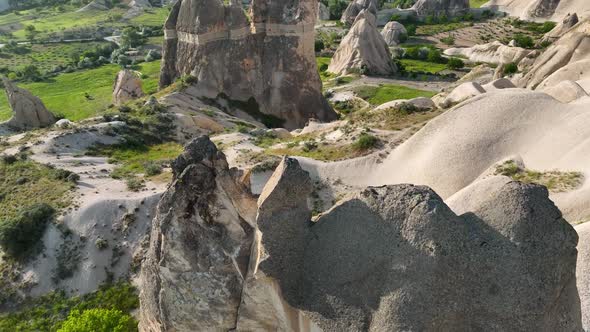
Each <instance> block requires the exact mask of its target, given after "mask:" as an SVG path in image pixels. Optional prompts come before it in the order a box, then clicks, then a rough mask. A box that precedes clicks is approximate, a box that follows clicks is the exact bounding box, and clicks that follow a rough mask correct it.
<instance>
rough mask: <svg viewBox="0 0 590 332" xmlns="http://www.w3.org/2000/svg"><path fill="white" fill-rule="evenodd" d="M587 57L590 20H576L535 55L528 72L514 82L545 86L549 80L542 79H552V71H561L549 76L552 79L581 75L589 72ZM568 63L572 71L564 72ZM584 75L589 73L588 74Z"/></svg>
mask: <svg viewBox="0 0 590 332" xmlns="http://www.w3.org/2000/svg"><path fill="white" fill-rule="evenodd" d="M588 59H590V20H586V21H583V22H580V23H578V24H577V25H576V26H574V27H573V28H572V29H570V30H569V31H568V32H567V33H566V34H565V35H563V36H562V37H561V38H559V39H558V40H557V41H556V42H555V43H553V44H552V45H551V46H549V47H548V48H547V49H546V50H545V51H544V52H543V53H542V54H541V55H540V56H539V57H538V58H537V59H536V61H535V62H534V64H533V65H532V66H531V68H530V69H529V71H528V72H527V74H526V75H525V76H524V77H522V78H521V79H519V80H518V82H516V85H517V86H519V87H527V88H531V89H535V88H537V87H538V86H541V87H543V88H544V87H547V86H548V84H542V83H543V81H544V80H552V79H551V76H553V75H560V78H559V80H555V79H553V80H552V81H553V82H554V83H559V81H560V80H565V79H569V80H570V81H577V80H578V79H580V72H581V73H582V75H586V74H587V73H588V72H590V68H588V67H587V66H588V64H590V62H589V61H588ZM568 67H572V70H568V72H569V73H570V74H571V75H563V71H560V69H562V68H568ZM574 68H575V69H574ZM587 77H590V74H588V75H587Z"/></svg>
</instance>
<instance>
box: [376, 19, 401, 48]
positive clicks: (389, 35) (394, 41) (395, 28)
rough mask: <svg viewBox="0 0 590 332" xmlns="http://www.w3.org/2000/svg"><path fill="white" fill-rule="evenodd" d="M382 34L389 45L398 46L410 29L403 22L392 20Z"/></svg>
mask: <svg viewBox="0 0 590 332" xmlns="http://www.w3.org/2000/svg"><path fill="white" fill-rule="evenodd" d="M381 35H382V36H383V39H385V42H386V43H387V45H389V46H397V45H398V44H399V43H400V41H401V40H402V39H403V38H407V37H408V31H407V30H406V28H405V27H404V25H403V24H401V23H399V22H396V21H391V22H388V23H387V24H386V25H385V26H384V27H383V30H381Z"/></svg>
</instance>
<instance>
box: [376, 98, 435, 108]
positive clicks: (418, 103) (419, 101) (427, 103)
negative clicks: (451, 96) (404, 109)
mask: <svg viewBox="0 0 590 332" xmlns="http://www.w3.org/2000/svg"><path fill="white" fill-rule="evenodd" d="M401 104H411V105H412V106H414V107H416V108H417V109H419V110H432V109H435V108H436V105H435V104H434V102H433V101H432V99H430V98H426V97H417V98H412V99H398V100H392V101H388V102H386V103H384V104H381V105H379V106H377V107H375V110H376V111H378V110H386V109H389V108H396V107H399V106H400V105H401Z"/></svg>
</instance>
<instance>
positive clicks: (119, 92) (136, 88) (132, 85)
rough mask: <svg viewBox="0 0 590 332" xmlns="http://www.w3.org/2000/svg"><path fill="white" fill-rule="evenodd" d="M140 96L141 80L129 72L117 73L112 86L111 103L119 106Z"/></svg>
mask: <svg viewBox="0 0 590 332" xmlns="http://www.w3.org/2000/svg"><path fill="white" fill-rule="evenodd" d="M141 96H143V90H142V89H141V79H140V78H139V77H138V76H137V75H136V74H135V73H134V72H133V71H131V70H127V69H124V70H121V71H119V73H118V74H117V77H116V78H115V85H114V86H113V103H115V104H116V105H121V104H124V103H126V102H128V101H130V100H133V99H136V98H139V97H141Z"/></svg>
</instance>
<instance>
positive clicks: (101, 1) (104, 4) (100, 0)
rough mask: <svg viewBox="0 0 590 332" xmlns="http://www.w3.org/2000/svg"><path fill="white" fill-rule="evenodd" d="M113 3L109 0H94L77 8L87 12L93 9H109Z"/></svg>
mask: <svg viewBox="0 0 590 332" xmlns="http://www.w3.org/2000/svg"><path fill="white" fill-rule="evenodd" d="M110 8H111V3H110V2H109V1H107V0H92V1H91V2H90V3H89V4H87V5H86V6H84V7H82V8H80V9H78V10H77V12H87V11H92V10H109V9H110Z"/></svg>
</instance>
